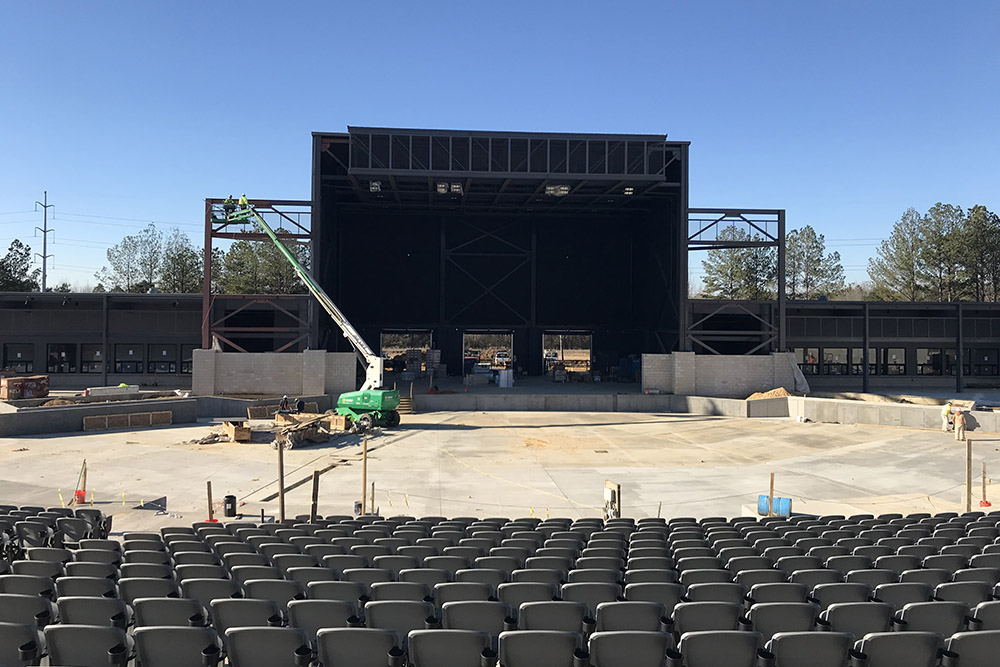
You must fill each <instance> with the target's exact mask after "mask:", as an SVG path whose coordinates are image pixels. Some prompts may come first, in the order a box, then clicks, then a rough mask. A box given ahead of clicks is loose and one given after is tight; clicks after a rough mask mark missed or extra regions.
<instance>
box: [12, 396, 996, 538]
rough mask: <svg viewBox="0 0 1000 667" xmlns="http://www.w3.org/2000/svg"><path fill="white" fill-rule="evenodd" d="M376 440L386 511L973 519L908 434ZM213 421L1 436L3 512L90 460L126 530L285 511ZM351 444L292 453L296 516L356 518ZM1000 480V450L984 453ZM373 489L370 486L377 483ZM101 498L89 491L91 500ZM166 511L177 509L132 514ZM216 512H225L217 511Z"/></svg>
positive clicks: (411, 421) (523, 424) (546, 429)
mask: <svg viewBox="0 0 1000 667" xmlns="http://www.w3.org/2000/svg"><path fill="white" fill-rule="evenodd" d="M404 420H405V422H404V426H402V427H400V428H397V429H387V430H386V431H384V432H383V433H381V434H379V435H376V436H374V437H372V438H371V439H370V440H369V451H370V456H369V461H368V480H369V484H370V483H371V482H372V481H374V482H375V484H376V506H377V507H378V508H379V509H380V510H381V513H382V514H384V515H391V514H414V515H430V514H434V515H445V516H457V515H475V516H510V517H515V516H529V515H531V514H535V515H536V516H542V517H544V516H566V517H580V516H597V515H599V514H600V508H601V506H602V504H603V500H602V495H603V487H604V481H605V480H613V481H615V482H618V483H620V484H622V487H623V491H622V494H623V501H624V506H625V514H626V515H627V516H635V517H644V516H655V515H656V514H657V513H658V512H659V513H661V514H662V515H663V516H668V517H669V516H707V515H727V516H732V515H739V514H742V513H743V512H744V511H745V510H744V508H746V507H750V506H753V507H755V506H756V501H757V495H758V494H760V493H766V492H767V486H768V474H769V473H771V472H774V473H776V492H777V495H779V496H783V497H790V498H792V507H793V510H794V511H797V512H815V513H823V514H825V513H840V514H854V513H871V514H880V513H886V512H916V511H926V512H937V511H946V510H949V511H960V510H963V509H964V497H965V496H964V487H963V483H964V479H965V446H964V444H963V443H957V442H956V441H955V440H954V437H953V436H952V435H951V434H947V435H946V434H943V433H940V432H933V431H927V430H917V429H907V428H901V427H885V426H863V425H856V426H852V425H841V424H816V423H797V422H795V421H792V420H788V419H738V418H726V417H717V416H702V415H686V414H636V413H593V414H588V413H581V412H571V413H559V412H544V413H542V412H506V413H502V412H492V413H433V414H421V415H407V416H405V417H404ZM215 427H216V426H215V425H214V424H212V423H210V422H202V423H199V424H197V425H183V426H173V427H169V428H162V429H151V430H143V431H120V432H109V433H100V434H67V435H59V436H34V437H21V438H6V439H0V503H7V502H12V503H16V504H41V505H46V506H50V507H51V506H58V505H59V504H60V498H61V499H63V500H68V499H69V498H70V497H71V496H72V494H73V491H74V487H75V484H76V480H77V475H78V472H79V468H80V465H81V463H82V461H83V459H87V463H88V469H89V476H88V500H89V499H90V498H91V497H93V499H94V501H95V506H97V507H100V508H102V509H104V510H105V511H106V512H110V513H113V514H115V528H116V530H122V529H154V528H159V527H161V526H165V525H172V524H173V525H177V524H190V523H192V522H194V521H201V520H204V519H205V518H206V516H207V509H206V501H205V483H206V481H208V480H211V481H212V483H213V490H214V495H215V500H216V502H217V503H221V501H222V498H223V496H224V495H226V494H233V495H235V496H236V497H237V498H238V499H239V501H240V502H241V503H242V505H241V508H240V511H241V512H244V513H247V514H254V515H259V513H260V511H261V510H263V511H264V512H265V513H266V514H267V515H275V514H277V508H278V502H277V500H276V499H274V498H272V496H273V495H274V494H275V492H276V490H277V481H276V475H277V472H276V470H277V465H276V462H277V452H276V451H275V450H273V449H271V447H270V446H268V445H266V444H261V443H248V444H228V443H225V444H224V443H219V444H211V445H199V444H195V443H193V442H192V441H193V440H196V439H198V438H201V437H203V436H205V435H207V434H208V433H209V432H210V430H211V429H213V428H215ZM359 442H360V441H359V440H358V438H357V437H356V436H349V437H345V438H342V439H338V440H334V441H331V442H330V443H328V444H325V445H317V446H313V447H309V448H304V449H297V450H292V451H289V452H285V471H286V485H292V484H295V483H298V482H302V483H301V484H300V485H298V486H296V487H295V488H292V489H291V490H289V491H288V493H287V497H286V513H287V514H288V515H289V516H294V515H296V514H305V513H308V511H309V504H310V498H311V485H310V483H309V480H310V478H311V476H312V472H313V470H324V471H325V472H323V474H322V476H321V488H320V503H319V508H320V513H321V514H326V515H329V514H349V513H350V512H351V510H352V509H353V505H354V501H355V500H359V499H360V497H361V492H362V484H361V465H360V450H361V447H360V444H359ZM982 460H985V461H986V462H987V466H988V470H990V471H1000V439H989V440H987V439H983V440H980V441H978V442H977V443H976V445H975V471H976V473H977V475H976V477H975V482H976V484H975V486H974V489H975V504H976V505H977V506H978V500H979V477H978V472H979V469H980V468H979V466H980V461H982ZM368 491H370V487H369V488H368ZM91 494H92V496H91ZM160 498H166V510H165V513H157V512H156V511H154V510H151V509H144V510H140V509H134V508H136V507H137V506H139V505H140V504H141V503H143V502H145V503H146V504H147V505H149V504H150V502H151V501H154V500H158V499H160ZM219 513H220V514H221V507H220V508H219Z"/></svg>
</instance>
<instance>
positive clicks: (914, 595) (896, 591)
mask: <svg viewBox="0 0 1000 667" xmlns="http://www.w3.org/2000/svg"><path fill="white" fill-rule="evenodd" d="M933 594H934V590H933V589H932V588H931V587H930V586H928V585H927V584H919V583H903V582H900V583H898V584H882V585H881V586H876V587H875V593H874V595H875V599H876V600H879V601H881V602H888V603H889V604H891V605H892V606H893V607H895V608H896V609H897V610H898V609H902V608H903V606H904V605H907V604H910V603H911V602H927V601H928V600H930V599H931V595H933Z"/></svg>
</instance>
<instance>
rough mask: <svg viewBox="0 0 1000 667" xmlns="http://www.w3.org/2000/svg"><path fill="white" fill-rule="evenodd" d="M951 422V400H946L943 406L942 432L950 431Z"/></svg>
mask: <svg viewBox="0 0 1000 667" xmlns="http://www.w3.org/2000/svg"><path fill="white" fill-rule="evenodd" d="M950 423H951V401H946V402H945V404H944V405H942V406H941V432H942V433H947V432H948V425H949V424H950Z"/></svg>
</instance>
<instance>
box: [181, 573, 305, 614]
mask: <svg viewBox="0 0 1000 667" xmlns="http://www.w3.org/2000/svg"><path fill="white" fill-rule="evenodd" d="M182 585H183V584H182ZM243 592H244V597H247V598H252V599H255V600H272V601H273V602H274V603H275V604H277V605H278V607H280V608H282V609H284V608H285V606H286V605H287V604H288V603H289V602H290V601H291V600H301V599H303V598H305V597H306V589H305V587H304V586H303V585H302V584H300V583H299V582H297V581H279V580H275V579H251V580H250V581H248V582H246V583H245V584H244V585H243Z"/></svg>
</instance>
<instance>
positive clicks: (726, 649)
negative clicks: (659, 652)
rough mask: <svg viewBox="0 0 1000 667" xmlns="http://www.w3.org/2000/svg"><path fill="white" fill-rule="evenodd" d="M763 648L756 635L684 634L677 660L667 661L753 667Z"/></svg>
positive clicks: (699, 666)
mask: <svg viewBox="0 0 1000 667" xmlns="http://www.w3.org/2000/svg"><path fill="white" fill-rule="evenodd" d="M763 644H764V638H763V637H762V636H761V635H759V634H758V633H756V632H737V631H713V632H688V633H686V634H684V635H682V636H681V640H680V644H679V645H678V647H677V648H678V651H679V653H680V656H676V654H671V657H682V658H683V661H684V663H683V664H684V667H721V666H722V665H725V666H726V667H753V665H755V664H756V662H757V651H758V650H760V648H761V646H763ZM623 664H624V663H623Z"/></svg>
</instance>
